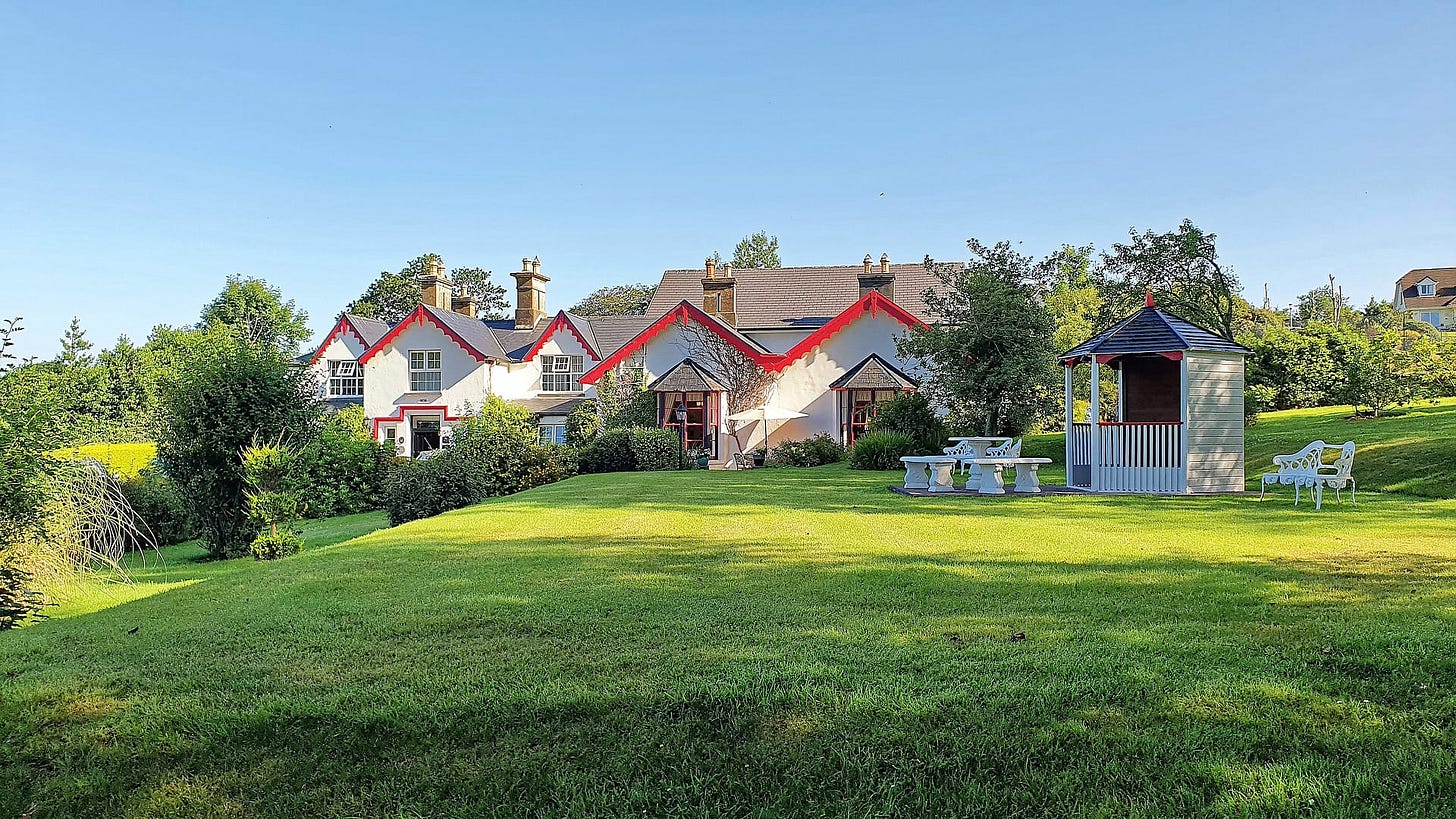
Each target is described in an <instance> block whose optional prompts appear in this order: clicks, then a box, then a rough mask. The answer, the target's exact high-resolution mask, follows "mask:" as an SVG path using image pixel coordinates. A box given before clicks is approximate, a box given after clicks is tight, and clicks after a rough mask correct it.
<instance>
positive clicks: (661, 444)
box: [627, 427, 683, 472]
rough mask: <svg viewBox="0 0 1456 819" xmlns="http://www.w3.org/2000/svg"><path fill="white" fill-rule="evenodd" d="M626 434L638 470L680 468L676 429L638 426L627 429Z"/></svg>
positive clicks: (654, 470) (681, 455) (681, 460)
mask: <svg viewBox="0 0 1456 819" xmlns="http://www.w3.org/2000/svg"><path fill="white" fill-rule="evenodd" d="M627 436H628V440H629V441H630V443H631V447H632V460H633V461H634V462H635V464H636V469H637V471H638V472H659V471H661V470H664V469H681V468H682V466H683V450H682V441H681V440H680V439H679V436H678V434H677V432H676V431H674V430H670V429H659V428H657V427H638V428H636V429H630V430H627Z"/></svg>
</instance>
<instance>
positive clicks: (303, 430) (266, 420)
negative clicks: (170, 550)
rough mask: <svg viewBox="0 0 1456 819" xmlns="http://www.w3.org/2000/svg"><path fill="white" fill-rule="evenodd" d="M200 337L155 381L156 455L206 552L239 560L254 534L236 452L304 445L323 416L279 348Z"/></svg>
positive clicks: (301, 373)
mask: <svg viewBox="0 0 1456 819" xmlns="http://www.w3.org/2000/svg"><path fill="white" fill-rule="evenodd" d="M200 335H201V336H202V337H201V338H198V339H195V340H194V341H195V342H196V343H192V344H188V345H186V346H184V347H182V348H181V352H180V355H179V356H178V360H177V365H178V366H177V367H176V368H175V369H173V370H171V371H170V372H168V373H167V374H166V377H165V378H164V379H163V380H162V382H161V392H160V399H161V416H162V418H161V423H160V429H159V433H158V440H157V456H158V458H159V459H160V460H161V462H162V464H163V466H164V468H165V470H166V473H167V475H168V476H169V477H171V478H172V480H173V481H175V482H176V484H177V488H178V490H179V491H180V492H181V493H182V496H183V498H184V499H185V500H186V502H187V504H188V507H189V508H190V509H191V510H192V513H193V514H194V515H195V516H196V519H197V524H198V529H199V531H200V532H201V535H202V541H203V545H204V546H205V547H206V548H207V550H208V552H209V553H211V554H212V555H213V556H214V557H219V558H222V557H238V556H241V555H243V554H246V553H247V550H248V545H249V543H250V542H251V541H252V540H253V537H254V535H256V534H257V527H256V526H255V525H254V523H253V522H252V521H251V520H250V519H249V516H248V508H247V503H246V496H245V489H246V482H245V480H244V472H243V465H242V461H241V460H240V457H239V456H240V453H242V452H243V450H244V449H245V448H246V447H247V446H248V445H249V444H251V443H252V442H253V441H255V440H260V439H261V440H269V439H271V440H289V439H291V440H295V441H307V440H309V439H310V438H311V437H312V434H313V431H314V429H315V426H316V424H317V423H318V419H319V417H320V412H321V410H320V405H319V403H318V400H317V399H316V398H314V397H313V396H314V394H315V390H313V389H310V388H309V384H308V379H309V378H310V376H309V375H308V373H307V371H306V370H304V369H302V368H299V367H296V366H294V365H293V360H292V358H291V357H290V356H289V355H288V354H287V353H286V352H285V351H283V350H281V349H279V348H278V347H277V346H274V345H267V344H248V343H244V342H242V341H241V340H239V339H238V338H236V337H235V336H234V335H233V334H232V333H230V332H228V331H226V330H220V329H214V330H211V331H205V332H203V333H201V334H200Z"/></svg>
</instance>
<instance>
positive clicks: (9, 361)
mask: <svg viewBox="0 0 1456 819" xmlns="http://www.w3.org/2000/svg"><path fill="white" fill-rule="evenodd" d="M23 320H24V319H23V318H22V317H20V316H17V317H15V318H13V319H0V375H4V374H5V373H7V372H9V371H10V370H13V369H14V368H15V366H16V358H15V353H12V352H10V348H11V347H14V346H15V334H16V333H18V332H20V331H21V330H24V329H25V328H24V327H22V326H20V322H21V321H23Z"/></svg>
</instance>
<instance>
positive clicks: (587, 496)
mask: <svg viewBox="0 0 1456 819" xmlns="http://www.w3.org/2000/svg"><path fill="white" fill-rule="evenodd" d="M1265 428H1266V429H1277V426H1276V425H1275V424H1274V423H1272V422H1271V423H1269V424H1268V426H1266V427H1265ZM1271 446H1272V444H1271ZM893 480H895V476H893V475H891V474H889V473H883V474H875V473H869V474H866V473H853V472H849V471H846V470H844V469H842V468H840V467H824V468H820V469H815V470H788V469H783V470H756V471H754V472H748V473H704V472H686V473H656V474H624V475H603V476H585V477H580V478H574V479H572V480H570V481H566V482H564V483H561V484H556V485H553V486H548V487H542V488H540V489H537V490H532V491H530V492H527V493H523V494H521V495H517V496H515V497H511V498H504V499H500V500H496V501H493V502H490V503H486V504H482V505H480V506H476V507H472V508H470V509H465V510H460V511H458V512H454V513H450V514H447V515H444V516H441V517H439V518H434V519H430V520H425V521H418V522H416V523H413V524H409V525H406V526H403V527H399V528H396V529H386V530H382V531H377V532H374V533H372V534H366V535H364V536H363V537H360V538H358V539H355V540H350V541H346V542H339V543H334V544H332V545H320V544H321V543H322V542H323V541H320V540H317V539H316V540H315V541H314V542H311V543H310V545H309V548H307V549H306V550H305V551H304V552H303V553H302V554H300V555H298V556H296V557H293V558H289V559H287V560H283V561H279V562H277V563H267V564H260V563H256V562H253V561H249V560H242V561H233V562H230V563H193V562H187V561H185V560H183V559H182V558H183V557H184V556H186V555H187V552H186V550H185V549H183V548H181V547H179V549H177V550H174V551H173V552H171V553H169V560H168V563H167V565H166V566H165V567H158V568H155V569H150V568H146V567H144V568H142V569H139V570H138V579H139V580H140V581H142V583H143V584H151V585H139V586H138V588H137V591H136V592H135V595H134V599H129V600H127V601H125V602H120V603H118V604H116V605H111V606H109V607H106V608H99V607H98V606H97V605H95V604H94V602H88V601H79V602H78V603H77V604H75V605H74V606H73V607H72V608H71V609H68V610H61V611H57V612H56V615H57V617H56V618H55V619H52V620H50V621H47V622H44V623H41V624H39V625H36V626H33V627H28V628H24V629H20V630H18V631H15V632H10V633H5V634H0V817H4V816H15V815H18V814H19V813H20V812H21V811H23V810H25V809H26V808H28V807H29V806H30V804H31V803H33V802H34V803H38V804H39V805H40V806H41V807H40V808H39V810H38V811H37V814H36V815H37V816H39V817H53V816H229V817H238V816H269V817H290V819H292V818H293V817H302V816H337V817H346V816H371V817H372V816H380V817H417V816H419V817H423V816H429V817H437V816H458V817H467V816H471V817H474V816H493V815H501V816H518V815H535V816H625V815H629V814H630V815H637V816H644V815H645V816H695V817H708V816H739V815H754V816H777V815H795V816H806V815H807V816H843V817H860V816H913V815H933V816H953V815H959V816H970V815H979V816H1107V817H1123V816H1144V817H1162V816H1312V815H1313V816H1370V817H1393V816H1432V817H1436V816H1450V815H1451V810H1450V808H1451V805H1453V804H1456V523H1453V521H1456V501H1453V500H1428V499H1420V498H1412V497H1408V496H1399V495H1380V494H1368V495H1363V496H1362V497H1361V500H1360V505H1359V506H1358V507H1351V506H1349V505H1348V504H1346V505H1343V506H1336V505H1334V504H1330V505H1329V506H1327V507H1326V509H1325V511H1323V512H1321V513H1316V512H1314V511H1313V508H1312V507H1311V506H1309V505H1301V506H1300V507H1299V508H1298V509H1295V508H1293V507H1292V506H1291V504H1290V499H1289V498H1288V497H1281V498H1279V499H1277V500H1273V501H1266V502H1264V503H1259V502H1257V501H1256V500H1255V499H1253V498H1251V497H1223V498H1161V499H1155V498H1138V497H1105V498H1092V497H1080V496H1073V497H1067V496H1057V497H1052V496H1044V497H1035V498H1024V497H1020V498H1017V497H1013V498H1005V499H981V498H906V497H902V496H899V495H895V494H892V493H890V492H887V491H886V489H885V487H886V485H887V484H889V483H891V482H892V481H893ZM375 525H377V518H372V517H365V518H360V519H356V520H353V521H346V522H344V524H341V526H340V528H341V529H342V528H343V527H344V526H349V527H353V526H357V527H358V529H359V531H367V530H368V529H370V528H372V527H373V526H375ZM347 534H349V532H347V531H336V532H335V535H337V536H339V537H343V536H346V535H347ZM325 540H327V538H325ZM65 615H69V616H65ZM133 628H135V629H137V632H136V633H135V634H129V633H128V631H129V630H130V629H133ZM1022 634H1024V638H1020V635H1022Z"/></svg>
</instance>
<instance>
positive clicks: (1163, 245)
mask: <svg viewBox="0 0 1456 819" xmlns="http://www.w3.org/2000/svg"><path fill="white" fill-rule="evenodd" d="M1128 234H1129V236H1130V237H1131V241H1130V242H1128V243H1127V244H1114V245H1113V246H1112V249H1111V250H1110V251H1107V252H1105V253H1103V254H1102V265H1101V267H1100V269H1099V270H1098V271H1097V275H1098V278H1099V280H1100V281H1099V284H1100V286H1101V290H1102V293H1103V295H1104V296H1105V297H1106V298H1107V300H1108V303H1109V306H1110V307H1111V308H1112V314H1113V315H1123V314H1126V313H1128V312H1130V311H1132V310H1133V309H1135V308H1136V307H1138V306H1140V305H1141V304H1142V302H1143V297H1144V295H1145V293H1146V292H1147V291H1149V290H1151V291H1152V292H1153V295H1154V298H1156V299H1157V302H1158V304H1159V305H1161V306H1163V307H1165V308H1167V309H1169V310H1171V311H1172V312H1174V313H1177V314H1178V315H1180V316H1183V317H1185V318H1187V319H1189V320H1190V321H1193V322H1194V323H1197V324H1201V325H1203V326H1205V327H1208V328H1210V329H1212V330H1215V331H1217V332H1219V333H1222V334H1223V335H1224V336H1225V337H1227V338H1233V335H1234V322H1235V319H1236V318H1237V315H1238V313H1239V308H1240V301H1241V299H1240V298H1239V295H1238V294H1239V290H1240V285H1239V279H1238V277H1237V276H1235V275H1234V273H1233V271H1232V270H1230V269H1229V268H1228V267H1227V266H1225V265H1223V264H1221V263H1220V262H1219V261H1218V249H1217V246H1216V243H1215V240H1216V238H1217V237H1216V236H1215V234H1212V233H1208V232H1206V231H1204V230H1203V229H1202V228H1199V227H1198V226H1196V225H1194V224H1193V223H1192V222H1191V221H1189V220H1187V219H1184V220H1183V223H1182V224H1181V225H1179V226H1178V228H1177V229H1176V230H1171V231H1168V232H1167V233H1155V232H1153V231H1151V230H1145V231H1143V232H1142V233H1139V232H1138V231H1137V230H1136V229H1133V230H1130V231H1128Z"/></svg>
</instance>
